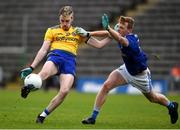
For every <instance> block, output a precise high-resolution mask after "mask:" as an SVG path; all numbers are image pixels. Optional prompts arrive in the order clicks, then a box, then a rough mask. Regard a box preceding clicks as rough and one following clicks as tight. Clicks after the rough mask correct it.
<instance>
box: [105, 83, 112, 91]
mask: <svg viewBox="0 0 180 130" xmlns="http://www.w3.org/2000/svg"><path fill="white" fill-rule="evenodd" d="M111 88H112V85H111V83H110V82H108V81H107V82H105V83H104V85H103V89H104V90H105V91H110V90H111Z"/></svg>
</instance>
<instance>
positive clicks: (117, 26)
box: [114, 23, 119, 32]
mask: <svg viewBox="0 0 180 130" xmlns="http://www.w3.org/2000/svg"><path fill="white" fill-rule="evenodd" d="M114 30H115V31H116V32H118V31H119V24H118V23H117V24H116V25H115V26H114Z"/></svg>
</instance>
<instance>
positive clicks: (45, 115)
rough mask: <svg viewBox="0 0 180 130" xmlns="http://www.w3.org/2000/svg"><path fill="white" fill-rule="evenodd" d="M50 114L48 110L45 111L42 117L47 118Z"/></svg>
mask: <svg viewBox="0 0 180 130" xmlns="http://www.w3.org/2000/svg"><path fill="white" fill-rule="evenodd" d="M49 114H50V113H49V111H48V110H47V109H45V110H44V111H43V112H42V113H41V115H40V116H42V117H47V116H48V115H49Z"/></svg>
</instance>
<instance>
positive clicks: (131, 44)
mask: <svg viewBox="0 0 180 130" xmlns="http://www.w3.org/2000/svg"><path fill="white" fill-rule="evenodd" d="M126 38H127V40H128V42H129V45H128V46H129V47H131V48H134V47H135V46H137V44H135V43H137V41H138V39H137V38H136V37H135V36H134V35H129V36H126Z"/></svg>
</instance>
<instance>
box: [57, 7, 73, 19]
mask: <svg viewBox="0 0 180 130" xmlns="http://www.w3.org/2000/svg"><path fill="white" fill-rule="evenodd" d="M71 14H73V8H72V6H64V7H62V8H61V9H60V10H59V16H60V15H62V16H64V17H67V16H70V15H71Z"/></svg>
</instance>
